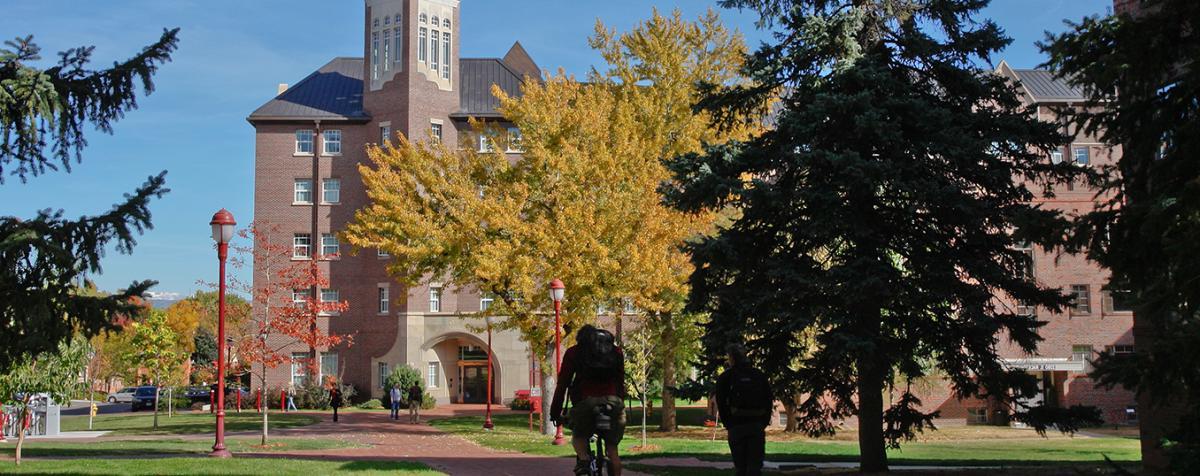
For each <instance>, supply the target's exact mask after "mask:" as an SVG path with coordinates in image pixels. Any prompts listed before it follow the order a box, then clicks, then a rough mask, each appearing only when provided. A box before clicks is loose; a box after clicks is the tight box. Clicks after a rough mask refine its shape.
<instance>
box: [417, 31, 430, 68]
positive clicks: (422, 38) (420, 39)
mask: <svg viewBox="0 0 1200 476" xmlns="http://www.w3.org/2000/svg"><path fill="white" fill-rule="evenodd" d="M420 31H421V33H420V35H418V36H417V61H418V62H421V63H424V62H425V61H426V59H425V58H426V57H427V55H428V54H429V53H428V50H426V49H425V48H426V45H427V44H428V43H429V40H427V39H426V37H427V36H429V28H426V27H421V29H420Z"/></svg>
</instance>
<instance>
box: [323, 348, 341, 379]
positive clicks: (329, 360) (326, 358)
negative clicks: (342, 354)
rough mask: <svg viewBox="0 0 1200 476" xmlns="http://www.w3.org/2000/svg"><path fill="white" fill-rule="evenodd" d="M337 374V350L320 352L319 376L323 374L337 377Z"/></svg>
mask: <svg viewBox="0 0 1200 476" xmlns="http://www.w3.org/2000/svg"><path fill="white" fill-rule="evenodd" d="M337 374H338V355H337V352H325V353H323V354H321V377H322V379H324V377H325V376H330V377H337Z"/></svg>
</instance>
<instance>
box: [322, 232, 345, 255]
mask: <svg viewBox="0 0 1200 476" xmlns="http://www.w3.org/2000/svg"><path fill="white" fill-rule="evenodd" d="M340 253H341V247H340V246H338V237H337V235H334V234H332V233H324V234H322V235H321V255H323V256H324V257H326V258H329V257H336V256H337V255H338V254H340Z"/></svg>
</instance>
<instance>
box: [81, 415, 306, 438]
mask: <svg viewBox="0 0 1200 476" xmlns="http://www.w3.org/2000/svg"><path fill="white" fill-rule="evenodd" d="M318 421H320V419H319V418H317V417H315V416H312V415H302V414H298V413H272V414H271V415H270V418H269V424H270V426H271V430H278V429H282V428H295V427H298V426H306V425H311V424H313V423H316V422H318ZM153 423H154V415H153V414H148V413H138V414H136V415H96V418H95V420H94V421H93V422H92V429H93V430H96V431H111V432H112V433H110V434H112V435H190V434H196V433H210V432H212V431H213V425H214V424H215V423H216V416H214V415H212V414H209V413H203V412H195V413H192V412H189V413H177V414H175V416H173V417H171V418H167V415H166V414H165V413H164V414H159V416H158V429H157V430H155V429H153ZM87 429H88V428H87V416H86V415H84V416H69V417H63V419H62V430H63V431H86V430H87ZM260 430H262V415H260V414H258V413H252V412H244V413H226V414H225V431H227V432H235V431H260Z"/></svg>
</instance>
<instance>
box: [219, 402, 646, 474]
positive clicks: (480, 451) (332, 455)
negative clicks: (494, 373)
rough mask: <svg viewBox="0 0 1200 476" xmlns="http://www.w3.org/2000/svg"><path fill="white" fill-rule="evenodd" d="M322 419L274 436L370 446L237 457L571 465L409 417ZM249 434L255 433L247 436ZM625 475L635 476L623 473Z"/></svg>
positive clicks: (545, 469) (531, 467)
mask: <svg viewBox="0 0 1200 476" xmlns="http://www.w3.org/2000/svg"><path fill="white" fill-rule="evenodd" d="M482 408H483V407H482V405H480V406H479V408H474V406H467V405H454V406H448V407H442V408H439V409H436V410H431V411H430V412H428V413H427V414H425V415H422V418H421V419H422V421H423V422H424V421H425V420H426V418H427V417H432V418H437V417H447V416H467V415H482V414H483V411H482ZM318 415H319V416H321V417H322V419H323V420H322V421H321V422H320V423H317V424H315V425H310V426H305V427H300V428H293V429H287V430H279V431H276V432H274V434H275V435H277V436H295V437H314V436H325V437H333V438H337V439H339V440H343V441H347V442H352V443H358V444H364V445H369V446H367V447H363V448H346V449H337V450H314V451H295V452H276V453H262V454H247V453H239V454H238V456H255V457H264V458H278V457H287V456H303V457H306V458H313V459H330V460H347V461H363V460H406V461H420V462H422V463H425V464H427V465H429V466H431V467H433V468H434V469H437V470H439V471H444V472H446V473H447V474H451V475H455V476H457V475H468V476H471V475H487V476H505V475H510V476H527V475H543V476H557V475H570V474H572V472H571V470H572V469H573V467H574V461H573V460H572V459H571V458H556V457H550V456H537V455H527V454H522V453H514V452H506V451H498V450H493V449H489V448H485V447H482V446H479V445H477V444H475V443H473V442H470V441H467V440H465V439H462V438H459V437H456V436H453V435H450V434H448V433H445V432H443V431H441V430H439V429H437V428H434V427H431V426H429V425H428V424H425V423H421V424H419V425H412V424H408V423H401V422H406V421H407V420H405V419H406V418H408V415H406V414H404V415H401V420H400V422H397V421H393V420H391V419H389V418H388V415H387V414H386V413H382V412H371V413H363V412H347V413H343V414H341V415H339V420H340V421H339V422H338V423H334V422H333V421H331V415H330V414H329V413H322V414H318ZM246 434H247V435H250V434H253V433H246ZM624 474H626V475H629V476H639V473H635V472H632V471H625V472H624Z"/></svg>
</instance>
